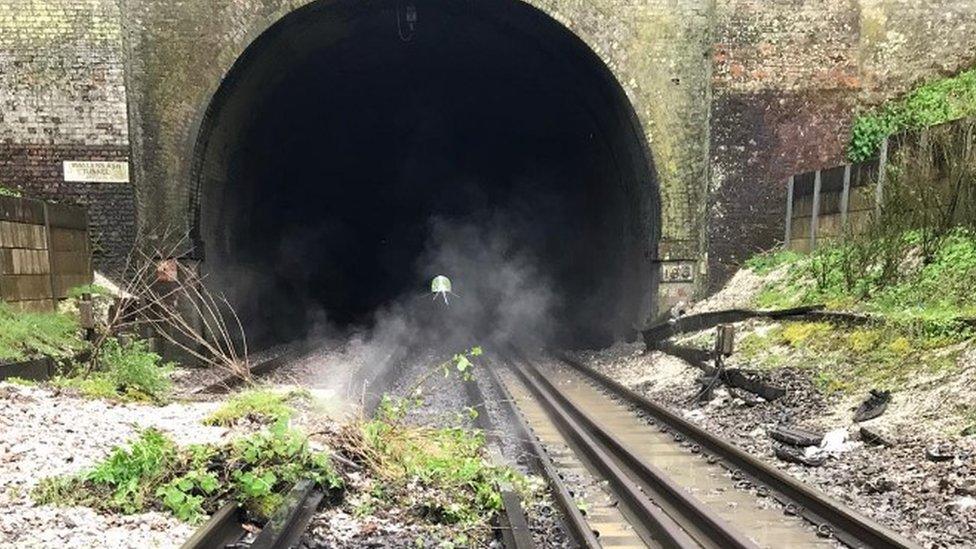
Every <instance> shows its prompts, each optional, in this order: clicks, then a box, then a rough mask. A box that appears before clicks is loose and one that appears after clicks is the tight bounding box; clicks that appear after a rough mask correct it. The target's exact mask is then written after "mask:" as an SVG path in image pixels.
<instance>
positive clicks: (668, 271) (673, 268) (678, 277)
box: [661, 262, 695, 282]
mask: <svg viewBox="0 0 976 549" xmlns="http://www.w3.org/2000/svg"><path fill="white" fill-rule="evenodd" d="M661 281H662V282H694V281H695V264H694V263H686V262H682V263H664V264H662V265H661Z"/></svg>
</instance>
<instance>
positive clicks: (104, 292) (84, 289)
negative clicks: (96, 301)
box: [68, 284, 112, 299]
mask: <svg viewBox="0 0 976 549" xmlns="http://www.w3.org/2000/svg"><path fill="white" fill-rule="evenodd" d="M85 294H90V295H92V296H100V297H111V296H112V292H111V290H109V289H108V288H106V287H105V286H100V285H98V284H84V285H82V286H75V287H74V288H71V289H69V290H68V297H69V298H72V299H78V298H80V297H81V296H83V295H85Z"/></svg>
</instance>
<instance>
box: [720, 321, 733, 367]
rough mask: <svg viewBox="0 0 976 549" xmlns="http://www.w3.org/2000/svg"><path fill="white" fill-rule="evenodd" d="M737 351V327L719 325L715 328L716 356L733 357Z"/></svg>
mask: <svg viewBox="0 0 976 549" xmlns="http://www.w3.org/2000/svg"><path fill="white" fill-rule="evenodd" d="M734 350H735V326H733V325H731V324H719V325H718V326H716V327H715V355H716V359H717V357H720V356H724V357H728V356H732V352H733V351H734Z"/></svg>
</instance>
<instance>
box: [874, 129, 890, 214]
mask: <svg viewBox="0 0 976 549" xmlns="http://www.w3.org/2000/svg"><path fill="white" fill-rule="evenodd" d="M887 168H888V138H887V137H885V138H884V141H882V142H881V153H880V156H879V157H878V184H877V186H876V187H875V188H874V214H875V215H876V216H880V215H881V203H882V202H883V201H884V182H885V171H886V170H887Z"/></svg>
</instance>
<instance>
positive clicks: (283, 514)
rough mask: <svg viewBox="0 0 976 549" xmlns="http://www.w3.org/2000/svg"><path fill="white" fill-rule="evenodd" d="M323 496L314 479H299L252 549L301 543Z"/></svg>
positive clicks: (285, 548) (277, 548)
mask: <svg viewBox="0 0 976 549" xmlns="http://www.w3.org/2000/svg"><path fill="white" fill-rule="evenodd" d="M323 497H325V494H324V493H323V492H322V491H321V490H319V489H317V488H316V486H315V483H314V482H313V481H311V480H308V479H303V480H300V481H298V483H297V484H295V486H294V488H292V489H291V491H290V492H288V495H287V496H285V501H284V503H282V505H281V507H279V508H278V510H277V511H276V512H275V514H274V516H272V517H271V520H269V521H268V523H267V524H265V525H264V528H262V529H261V533H259V534H258V536H257V537H256V538H255V539H254V542H252V543H251V545H250V547H251V549H289V548H291V547H295V546H296V545H298V542H299V540H300V539H301V537H302V534H304V533H305V529H306V528H308V523H309V521H311V520H312V517H313V516H314V515H315V510H316V509H317V508H318V506H319V503H320V502H321V501H322V498H323Z"/></svg>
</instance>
